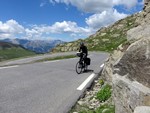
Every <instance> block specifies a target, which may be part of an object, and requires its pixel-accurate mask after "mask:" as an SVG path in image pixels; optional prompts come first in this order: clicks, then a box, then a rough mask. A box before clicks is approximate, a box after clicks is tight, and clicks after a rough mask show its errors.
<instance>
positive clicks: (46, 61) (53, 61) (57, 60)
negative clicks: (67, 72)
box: [44, 60, 60, 63]
mask: <svg viewBox="0 0 150 113" xmlns="http://www.w3.org/2000/svg"><path fill="white" fill-rule="evenodd" d="M59 61H60V60H53V61H46V62H44V63H52V62H59Z"/></svg>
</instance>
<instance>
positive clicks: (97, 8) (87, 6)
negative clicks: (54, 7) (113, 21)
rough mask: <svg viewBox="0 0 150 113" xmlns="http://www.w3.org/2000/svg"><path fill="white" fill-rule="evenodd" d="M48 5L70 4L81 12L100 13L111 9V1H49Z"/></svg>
mask: <svg viewBox="0 0 150 113" xmlns="http://www.w3.org/2000/svg"><path fill="white" fill-rule="evenodd" d="M50 3H52V4H54V3H65V4H66V5H69V4H71V5H72V6H75V7H77V8H78V9H79V10H81V11H83V12H90V13H95V12H102V11H104V10H108V9H110V8H112V7H113V1H110V0H83V1H82V2H81V1H79V0H50Z"/></svg>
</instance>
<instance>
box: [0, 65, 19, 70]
mask: <svg viewBox="0 0 150 113" xmlns="http://www.w3.org/2000/svg"><path fill="white" fill-rule="evenodd" d="M14 67H19V66H18V65H15V66H7V67H0V69H8V68H14Z"/></svg>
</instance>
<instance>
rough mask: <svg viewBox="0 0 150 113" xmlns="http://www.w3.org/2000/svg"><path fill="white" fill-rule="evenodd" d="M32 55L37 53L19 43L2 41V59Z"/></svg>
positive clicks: (0, 56)
mask: <svg viewBox="0 0 150 113" xmlns="http://www.w3.org/2000/svg"><path fill="white" fill-rule="evenodd" d="M31 55H36V54H35V53H34V52H31V51H28V50H26V49H24V48H22V47H21V46H18V45H14V44H10V43H5V42H0V61H4V60H9V59H13V58H19V57H26V56H31Z"/></svg>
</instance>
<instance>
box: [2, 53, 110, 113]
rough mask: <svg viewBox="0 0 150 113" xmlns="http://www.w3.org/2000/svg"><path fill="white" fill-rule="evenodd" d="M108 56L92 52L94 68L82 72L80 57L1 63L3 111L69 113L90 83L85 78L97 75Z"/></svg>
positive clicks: (8, 112)
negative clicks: (80, 70)
mask: <svg viewBox="0 0 150 113" xmlns="http://www.w3.org/2000/svg"><path fill="white" fill-rule="evenodd" d="M107 57H108V54H106V53H92V54H91V55H90V58H91V59H92V64H91V66H90V67H89V69H91V70H93V71H94V72H91V71H89V72H87V73H83V74H80V75H78V74H76V72H75V64H76V62H77V61H78V58H73V59H67V60H60V61H51V62H41V63H34V64H26V65H16V66H10V67H0V113H67V112H68V110H69V109H70V108H71V107H72V105H73V104H74V103H75V102H76V101H77V99H78V98H79V96H81V94H82V93H83V91H84V90H85V89H86V87H87V86H88V85H89V83H88V84H87V85H86V83H85V82H84V81H85V80H87V78H88V79H89V80H90V79H93V78H92V77H96V75H97V73H98V72H99V71H100V69H101V68H100V66H101V65H102V64H103V62H104V60H105V59H106V58H107ZM93 73H95V74H93ZM89 77H91V78H89ZM83 82H84V83H85V84H84V83H83ZM90 82H91V81H90ZM85 85H86V87H84V86H85Z"/></svg>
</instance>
